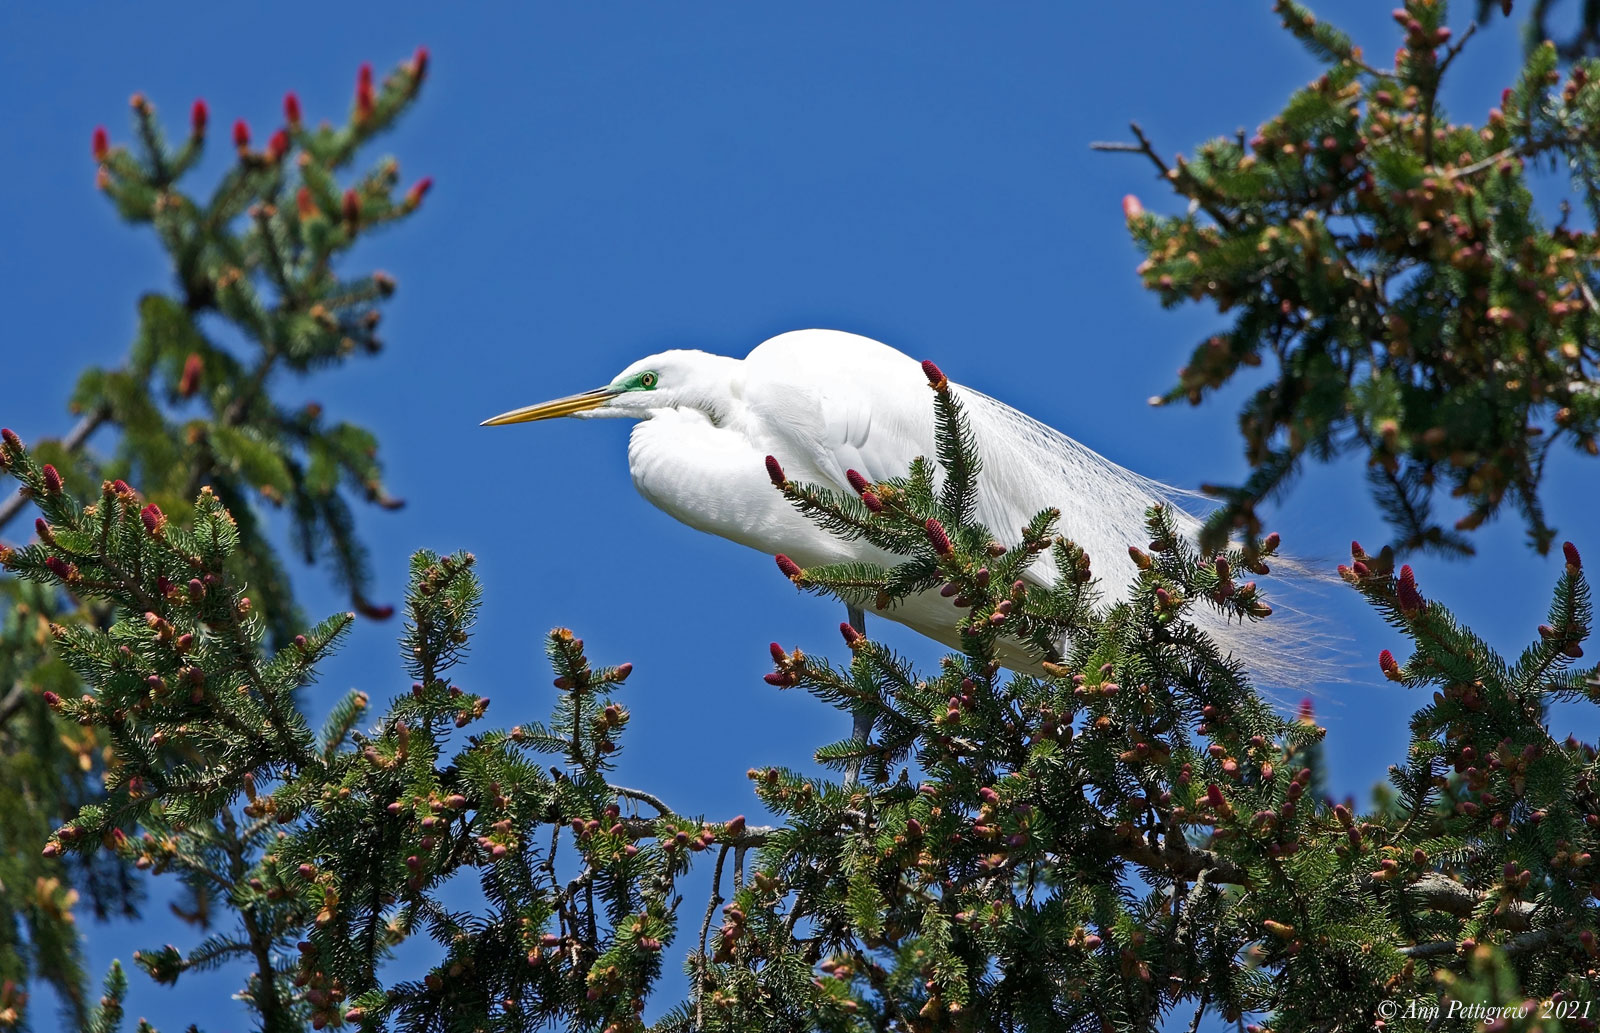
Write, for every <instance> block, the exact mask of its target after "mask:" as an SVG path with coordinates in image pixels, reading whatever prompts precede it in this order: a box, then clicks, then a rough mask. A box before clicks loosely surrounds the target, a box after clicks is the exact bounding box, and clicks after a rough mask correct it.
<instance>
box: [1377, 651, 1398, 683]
mask: <svg viewBox="0 0 1600 1033" xmlns="http://www.w3.org/2000/svg"><path fill="white" fill-rule="evenodd" d="M1378 669H1379V670H1381V671H1382V672H1383V676H1384V677H1385V678H1388V679H1389V680H1390V681H1399V680H1400V662H1399V661H1398V660H1396V659H1395V658H1394V654H1393V653H1391V652H1389V651H1388V650H1387V649H1385V650H1384V651H1383V652H1381V653H1379V654H1378Z"/></svg>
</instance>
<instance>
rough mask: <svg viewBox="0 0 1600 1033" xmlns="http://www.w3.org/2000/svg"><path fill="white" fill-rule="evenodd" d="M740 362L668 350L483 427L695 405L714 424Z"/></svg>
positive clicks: (639, 414) (636, 415) (634, 415)
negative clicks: (586, 387)
mask: <svg viewBox="0 0 1600 1033" xmlns="http://www.w3.org/2000/svg"><path fill="white" fill-rule="evenodd" d="M737 365H738V360H737V359H730V358H727V357H726V356H722V355H712V354H709V353H707V352H702V351H686V350H681V349H680V350H674V351H665V352H661V353H659V354H656V355H650V356H646V357H645V358H642V359H640V360H639V361H638V362H635V363H633V364H632V365H630V366H629V367H628V368H627V369H625V370H623V371H622V372H621V373H618V374H617V375H616V376H615V377H614V378H612V380H611V383H609V384H607V385H606V386H604V387H597V388H595V389H594V390H593V391H584V392H583V393H581V394H576V395H568V396H567V397H565V398H557V399H555V400H553V401H549V402H539V403H538V404H536V405H525V406H523V407H522V408H520V409H512V410H511V411H510V412H505V413H501V414H500V415H499V416H495V417H492V418H490V419H487V420H484V421H483V424H482V426H485V427H498V426H501V425H503V424H507V423H529V422H532V421H534V420H548V419H553V418H554V417H557V416H576V417H578V418H579V419H589V418H593V417H604V416H621V417H628V418H631V419H635V420H646V419H649V418H650V417H651V415H652V414H654V413H656V412H659V411H661V410H663V409H697V410H700V411H702V412H705V413H706V415H707V416H709V417H710V418H711V419H712V420H713V422H716V421H717V419H718V416H719V415H720V407H721V406H723V405H725V404H726V402H727V400H728V399H729V398H730V397H731V394H732V386H731V376H732V372H733V370H734V369H735V368H736V367H737Z"/></svg>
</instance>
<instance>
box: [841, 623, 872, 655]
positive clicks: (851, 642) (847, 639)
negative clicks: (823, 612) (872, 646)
mask: <svg viewBox="0 0 1600 1033" xmlns="http://www.w3.org/2000/svg"><path fill="white" fill-rule="evenodd" d="M839 634H841V635H843V636H844V644H845V645H847V646H849V647H850V648H851V649H855V648H856V647H857V646H859V645H860V644H861V643H863V642H865V641H866V640H867V636H865V635H863V634H861V632H859V631H857V630H856V629H855V626H854V625H852V624H850V623H849V622H848V621H841V622H840V624H839Z"/></svg>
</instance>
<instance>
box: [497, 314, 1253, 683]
mask: <svg viewBox="0 0 1600 1033" xmlns="http://www.w3.org/2000/svg"><path fill="white" fill-rule="evenodd" d="M952 388H953V390H954V391H955V392H956V395H957V397H958V398H959V399H960V401H961V403H962V405H963V406H964V408H965V410H966V413H967V416H968V419H969V421H970V424H971V427H972V432H973V436H974V438H975V440H976V442H977V446H978V452H979V454H980V456H981V458H982V461H983V470H982V473H981V474H980V475H979V478H978V484H979V503H978V514H977V515H978V518H979V520H981V522H982V523H983V524H984V525H985V526H987V527H988V528H989V530H990V531H991V532H992V533H993V534H994V535H995V536H996V537H997V538H998V540H999V541H1000V542H1001V543H1002V544H1004V545H1012V544H1014V543H1015V542H1016V541H1017V540H1018V539H1019V538H1020V532H1021V528H1022V527H1023V525H1024V524H1025V523H1027V521H1028V520H1029V519H1030V518H1032V517H1033V516H1034V515H1035V514H1037V513H1039V512H1040V511H1041V510H1044V509H1047V508H1049V507H1052V506H1054V507H1056V508H1058V509H1059V510H1060V511H1061V521H1060V524H1059V528H1060V532H1061V533H1062V534H1063V535H1065V536H1067V537H1068V538H1071V539H1072V540H1073V541H1075V542H1077V543H1078V544H1079V545H1080V546H1082V547H1083V548H1084V549H1085V550H1086V551H1087V552H1088V553H1089V555H1090V557H1091V560H1092V561H1093V563H1094V569H1095V572H1096V574H1097V575H1098V576H1099V577H1100V579H1101V586H1102V590H1103V592H1104V593H1105V595H1106V597H1107V598H1109V599H1110V600H1112V601H1117V600H1120V599H1121V598H1123V597H1124V596H1125V594H1126V592H1127V585H1128V582H1129V580H1130V578H1131V576H1132V573H1133V568H1132V565H1131V563H1130V561H1129V560H1128V559H1127V549H1128V546H1129V545H1136V544H1143V543H1144V542H1145V541H1146V532H1145V529H1144V519H1145V510H1146V509H1147V507H1149V506H1150V505H1151V504H1152V503H1154V502H1157V501H1163V502H1169V503H1174V504H1175V508H1176V504H1177V503H1179V502H1181V501H1183V500H1185V499H1189V498H1193V496H1192V495H1190V494H1189V493H1185V492H1180V491H1178V490H1176V489H1173V488H1170V487H1167V486H1166V485H1163V484H1160V483H1158V482H1156V481H1152V480H1150V479H1149V478H1146V477H1141V476H1139V475H1138V474H1135V473H1133V472H1132V471H1130V470H1127V469H1124V468H1123V467H1121V466H1118V465H1117V464H1115V463H1113V462H1111V461H1110V460H1108V459H1106V458H1104V457H1102V456H1100V455H1098V454H1097V453H1095V452H1094V451H1092V450H1090V449H1088V448H1086V447H1084V446H1083V445H1081V444H1079V443H1078V442H1076V441H1074V440H1073V439H1071V438H1069V437H1067V436H1066V435H1064V434H1062V433H1060V432H1059V431H1056V430H1054V429H1052V428H1050V427H1047V426H1045V425H1044V424H1042V423H1039V422H1038V421H1037V420H1034V419H1032V418H1031V417H1029V416H1026V415H1024V414H1023V413H1020V412H1018V411H1017V410H1015V409H1013V408H1011V407H1010V406H1007V405H1005V404H1003V403H1001V402H998V401H996V400H994V399H992V398H989V397H988V396H986V395H983V394H980V393H978V392H976V391H972V390H970V389H968V388H965V387H961V386H960V385H957V384H952ZM557 415H571V416H577V417H608V416H614V417H631V418H634V419H636V420H638V421H639V422H638V424H637V425H636V426H635V427H634V429H633V434H632V436H631V438H630V440H629V444H628V469H629V471H630V472H631V473H632V475H633V483H634V485H635V487H637V488H638V490H639V493H640V494H641V495H643V496H644V497H645V498H646V499H647V500H648V501H649V502H650V503H651V504H653V505H655V506H656V507H657V508H659V509H662V510H664V511H665V512H667V513H669V514H671V515H672V516H674V517H676V518H677V519H679V520H681V521H682V522H684V523H686V524H688V525H689V526H691V527H695V528H698V529H699V530H702V531H705V532H707V533H709V534H714V535H718V536H720V537H723V538H728V539H731V540H733V541H736V542H740V543H742V544H744V545H748V546H750V547H751V548H754V549H759V550H761V551H762V552H765V553H767V554H769V555H775V554H778V553H785V554H787V555H788V556H790V557H791V558H793V559H794V560H795V561H796V562H798V563H799V564H800V565H801V566H803V567H806V566H816V565H819V564H824V563H839V562H846V561H870V562H877V563H882V564H886V565H887V564H890V563H893V562H896V559H897V558H896V557H893V556H891V555H889V554H887V553H883V552H881V551H880V550H878V549H877V548H875V547H873V546H872V545H870V544H868V543H866V542H862V541H843V540H840V539H838V538H835V537H834V536H832V535H830V534H828V533H827V532H826V531H824V530H823V529H821V528H819V527H818V526H817V525H816V524H814V523H813V522H811V521H810V520H809V519H807V518H806V517H804V516H802V515H801V514H800V513H798V512H796V511H795V509H794V508H793V507H792V506H791V505H790V503H789V502H788V501H787V500H786V499H785V498H784V497H783V495H782V494H781V493H780V492H778V491H777V490H775V489H774V488H773V487H772V485H771V483H769V481H768V478H767V474H766V472H765V468H764V460H765V457H766V456H768V455H771V456H775V457H776V458H777V459H778V461H779V462H780V463H781V464H782V465H783V468H784V471H785V473H786V474H787V475H788V476H789V477H790V478H791V479H793V480H796V481H810V482H814V483H818V484H823V485H827V486H829V487H833V488H836V489H839V490H841V491H849V490H850V488H849V484H848V481H847V480H846V476H845V475H846V471H848V470H856V471H859V472H860V473H861V474H863V475H864V476H865V477H866V478H867V479H868V480H869V481H881V480H886V479H889V478H892V477H901V476H904V475H905V473H906V471H907V469H908V468H909V467H910V465H911V462H912V460H913V459H915V458H916V457H917V456H928V457H932V456H934V455H935V454H936V448H935V439H934V414H933V399H932V397H931V394H930V392H929V391H928V387H927V380H926V379H925V377H924V376H923V374H922V370H921V368H920V364H919V363H918V362H917V361H916V360H914V359H912V358H910V357H908V356H906V355H903V354H901V353H900V352H898V351H896V350H894V349H893V348H891V347H889V346H888V345H885V344H882V343H880V342H878V341H874V340H871V339H870V338H866V337H861V336H858V335H856V334H849V333H843V332H840V331H836V330H796V331H793V332H790V333H786V334H781V335H779V336H777V337H774V338H772V339H770V340H768V341H765V342H763V343H762V344H760V345H759V346H757V347H756V348H755V350H753V351H752V352H751V353H750V354H749V355H748V356H746V357H745V358H744V359H734V358H729V357H727V356H721V355H711V354H708V353H706V352H700V351H668V352H662V353H660V354H658V355H652V356H649V357H648V358H644V359H640V360H639V361H638V362H635V363H633V364H632V365H630V366H629V367H628V368H627V369H625V370H623V371H622V373H620V374H619V375H618V376H617V377H616V378H615V379H614V380H613V381H612V382H611V383H610V384H609V385H608V386H606V387H605V388H601V389H599V390H597V391H591V392H588V393H586V394H584V395H577V396H573V397H572V398H568V399H560V400H558V401H555V402H548V403H542V404H540V405H535V406H529V407H526V408H524V409H518V410H514V411H512V412H509V413H506V414H504V415H502V416H497V417H495V418H494V419H492V420H488V421H485V422H486V423H488V424H502V423H518V422H525V421H528V420H536V419H544V418H547V417H549V416H557ZM1178 512H1179V514H1180V521H1181V524H1180V526H1182V527H1183V529H1184V530H1185V531H1186V532H1190V533H1192V532H1193V531H1194V530H1195V529H1197V528H1198V526H1199V522H1198V520H1196V519H1195V518H1194V517H1193V516H1191V515H1189V514H1188V513H1185V512H1183V511H1182V509H1181V508H1179V509H1178ZM1030 576H1032V577H1033V578H1035V579H1036V580H1037V581H1039V582H1040V583H1041V584H1048V583H1051V582H1052V581H1053V580H1054V577H1055V570H1054V566H1053V562H1052V561H1051V559H1050V556H1049V554H1048V553H1046V554H1043V555H1041V556H1040V557H1039V561H1038V562H1037V563H1036V564H1035V565H1034V567H1033V568H1032V570H1031V572H1030ZM881 615H882V616H884V617H888V618H890V619H892V620H896V621H899V622H901V623H903V624H906V625H909V626H910V627H912V628H914V629H916V630H917V631H919V632H921V633H922V634H924V635H927V636H929V637H930V638H933V639H936V640H938V641H940V642H943V643H944V644H946V645H949V646H953V647H954V646H957V635H956V620H957V617H958V611H957V610H956V609H955V608H954V607H952V606H951V605H950V601H949V600H948V599H943V598H940V597H939V596H938V595H937V593H933V592H929V593H925V594H924V595H922V596H920V597H915V598H912V599H908V600H906V601H905V602H903V603H901V604H900V605H899V606H897V607H895V608H892V609H890V610H885V611H882V612H881ZM1193 617H1194V619H1196V620H1197V621H1199V622H1200V623H1202V624H1203V625H1204V626H1206V627H1207V630H1209V631H1211V632H1212V633H1213V635H1215V636H1216V637H1217V638H1218V639H1219V640H1220V641H1221V643H1222V644H1223V646H1224V648H1227V647H1228V646H1230V645H1231V644H1232V643H1233V642H1235V641H1237V638H1238V636H1239V635H1241V634H1246V635H1258V634H1259V632H1258V631H1255V630H1245V629H1241V628H1240V627H1239V626H1238V625H1235V624H1230V623H1228V622H1227V621H1226V620H1225V619H1224V618H1223V617H1222V616H1221V615H1220V614H1218V613H1215V612H1214V611H1211V610H1209V609H1208V608H1205V607H1196V608H1195V610H1194V613H1193ZM1258 641H1259V640H1258ZM1005 660H1006V661H1007V665H1008V666H1013V667H1016V668H1018V669H1032V668H1033V667H1034V664H1033V663H1032V662H1031V660H1030V659H1029V658H1028V657H1027V656H1026V655H1025V654H1024V653H1023V652H1022V651H1021V649H1020V648H1018V649H1013V650H1008V651H1007V655H1006V656H1005Z"/></svg>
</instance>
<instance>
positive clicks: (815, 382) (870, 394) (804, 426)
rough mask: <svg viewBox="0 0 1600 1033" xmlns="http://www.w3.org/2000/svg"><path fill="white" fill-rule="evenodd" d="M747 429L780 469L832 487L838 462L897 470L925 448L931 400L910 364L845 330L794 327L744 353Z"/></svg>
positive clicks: (875, 470) (892, 473)
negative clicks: (791, 331) (759, 439)
mask: <svg viewBox="0 0 1600 1033" xmlns="http://www.w3.org/2000/svg"><path fill="white" fill-rule="evenodd" d="M745 362H746V369H745V401H746V404H747V405H748V407H749V415H750V419H751V428H752V433H753V434H759V435H761V436H762V438H763V439H764V441H763V443H764V445H765V446H766V447H767V448H768V450H769V451H770V452H771V454H772V455H773V456H775V457H777V459H778V461H779V462H780V463H782V464H783V465H784V467H785V469H786V470H789V471H790V476H792V477H795V478H797V479H814V480H817V481H819V482H821V483H824V484H827V485H829V486H831V487H834V488H838V489H845V488H847V487H848V485H849V482H848V480H847V479H846V476H845V474H846V471H849V470H856V471H858V472H859V473H861V474H862V475H863V476H865V477H866V478H867V479H868V480H873V481H878V480H884V479H887V478H890V477H902V476H904V475H905V472H906V470H907V469H908V468H909V467H910V465H911V461H912V460H913V459H915V458H916V457H917V456H920V455H931V454H932V452H933V406H932V404H931V402H930V399H929V397H928V392H927V389H926V388H925V387H922V383H923V381H922V375H921V371H920V370H919V368H918V366H917V364H916V363H915V362H914V361H912V360H911V359H908V358H907V357H906V356H904V355H902V354H900V353H899V352H897V351H895V350H894V349H892V348H889V347H888V346H886V345H882V344H879V343H878V342H876V341H869V340H868V339H866V338H863V337H856V336H855V335H854V334H844V333H837V332H833V331H801V332H799V333H796V334H785V335H783V336H782V337H777V338H774V339H773V340H771V341H768V342H766V343H764V344H762V345H761V347H759V348H757V349H756V350H755V351H753V352H751V353H750V356H749V357H748V358H747V359H746V360H745Z"/></svg>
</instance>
